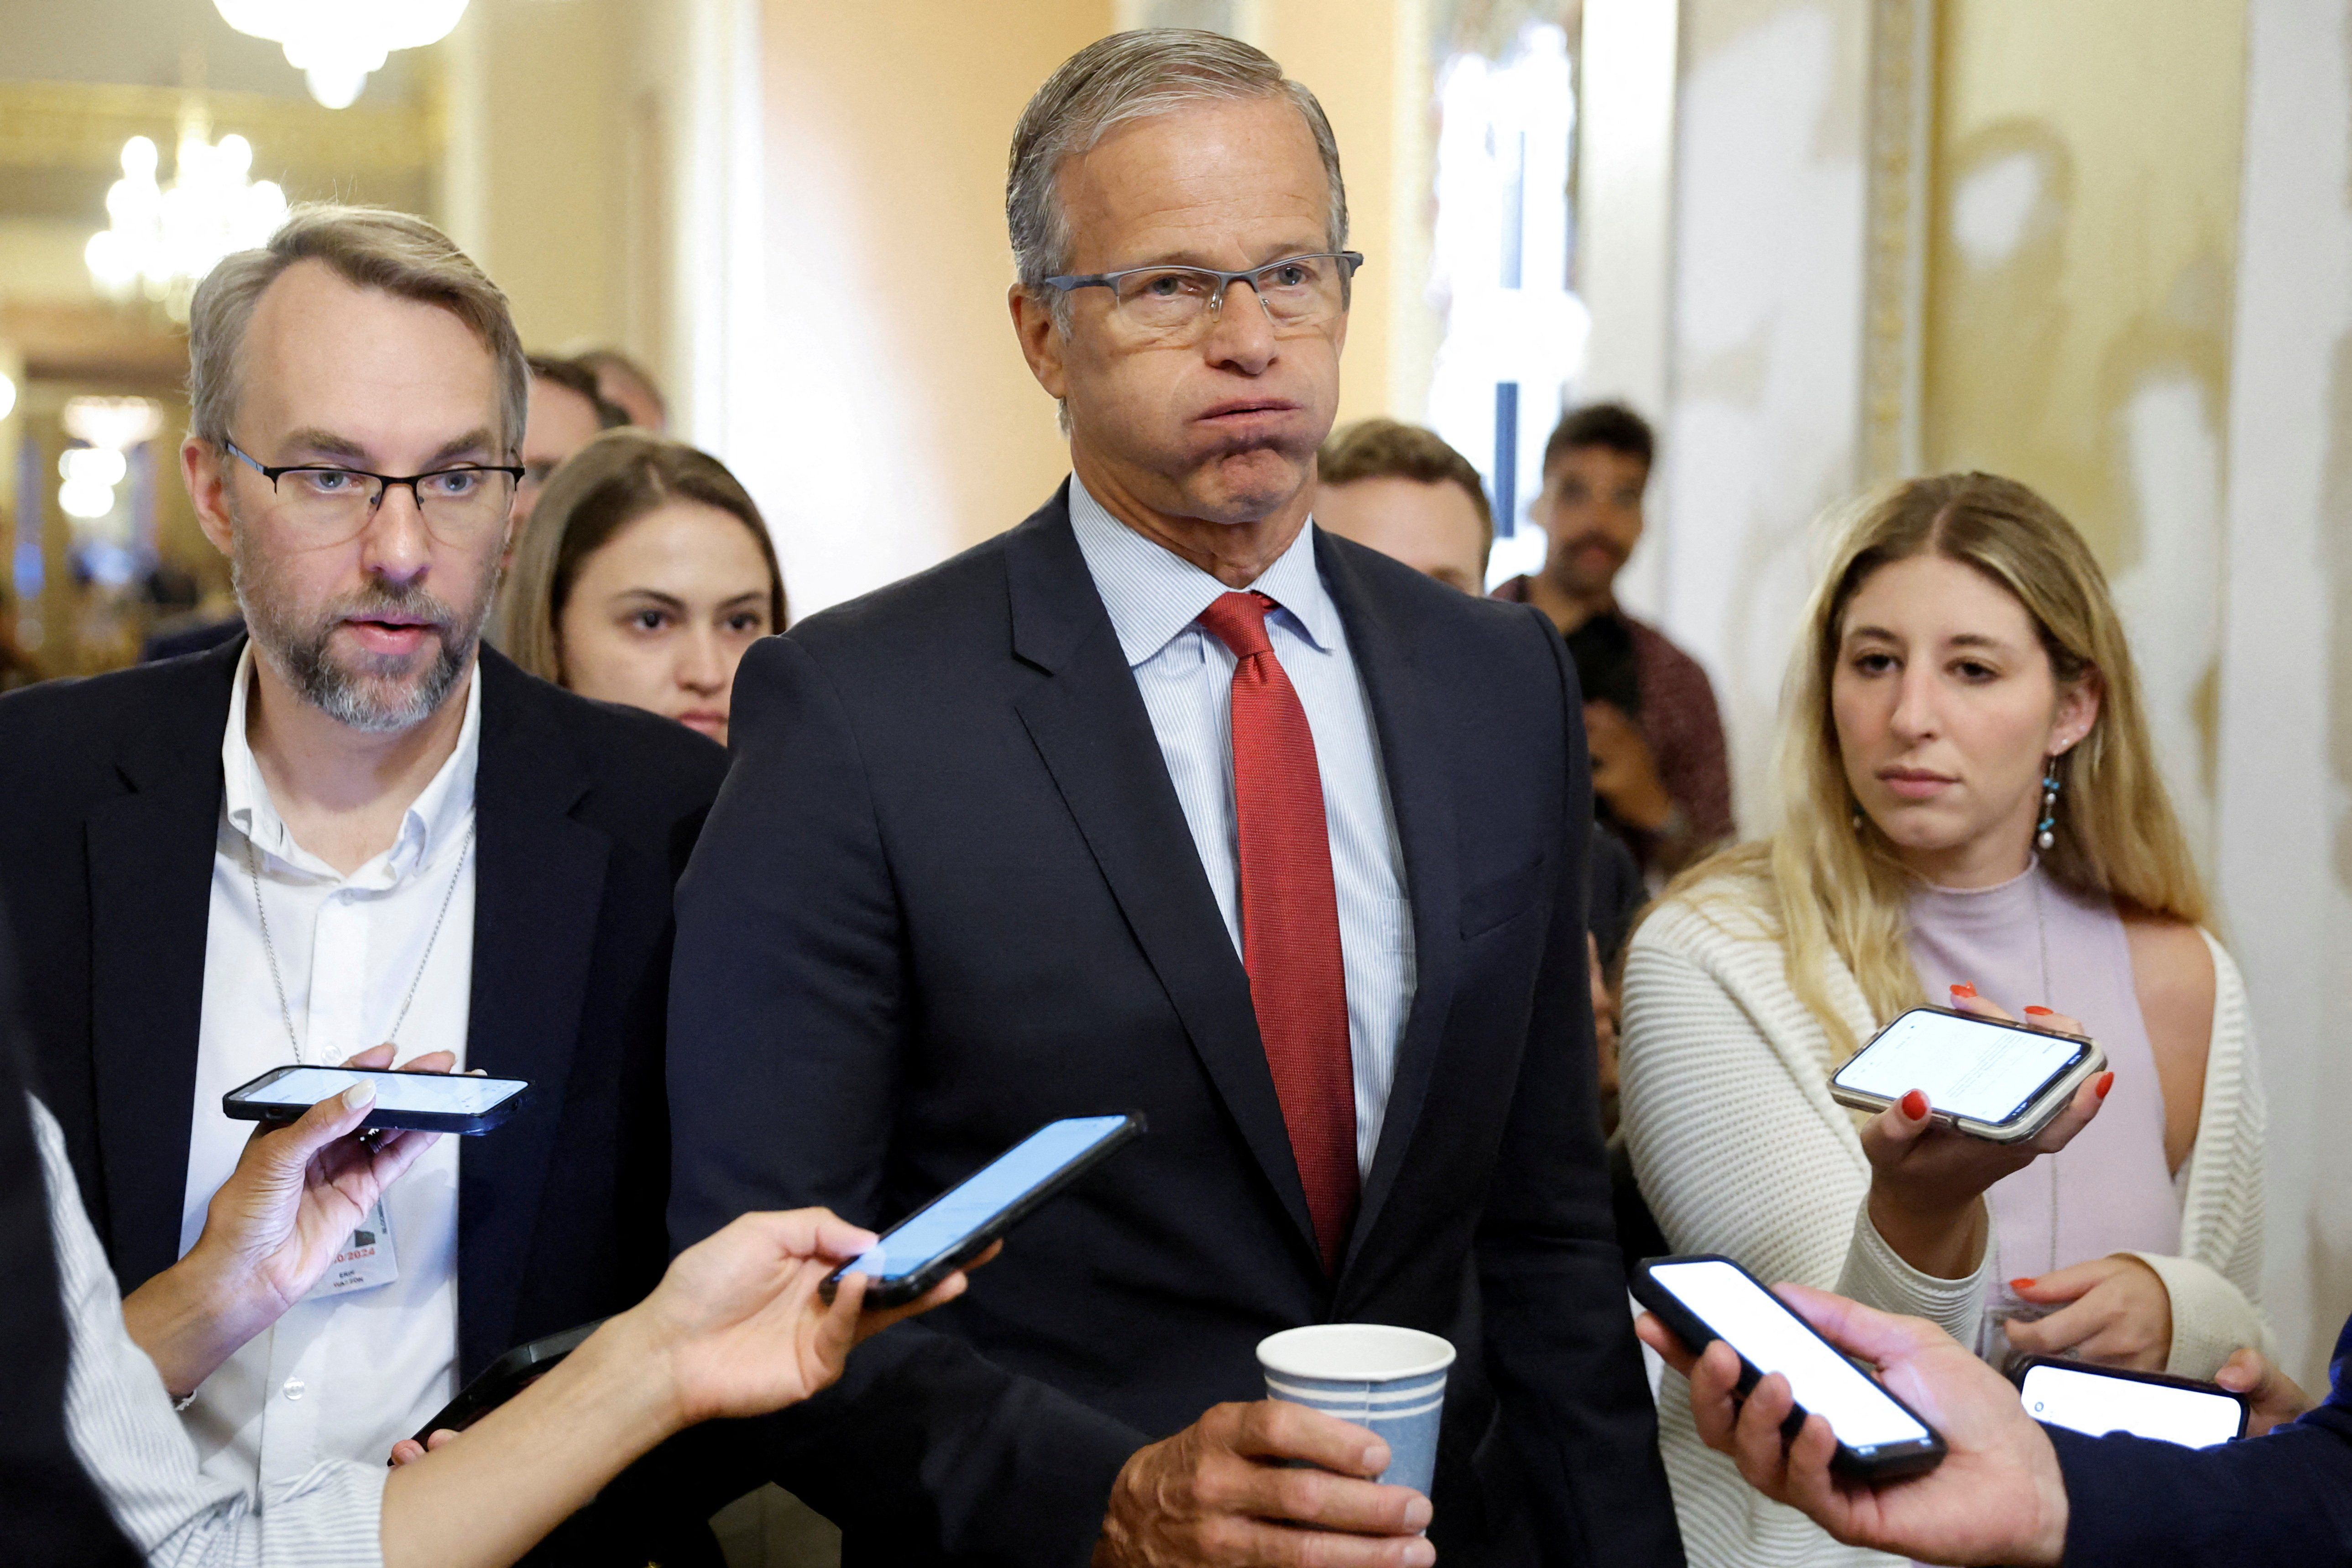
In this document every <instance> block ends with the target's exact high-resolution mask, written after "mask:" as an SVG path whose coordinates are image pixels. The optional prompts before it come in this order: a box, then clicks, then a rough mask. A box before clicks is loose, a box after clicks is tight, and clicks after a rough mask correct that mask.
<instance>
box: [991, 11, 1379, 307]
mask: <svg viewBox="0 0 2352 1568" xmlns="http://www.w3.org/2000/svg"><path fill="white" fill-rule="evenodd" d="M1254 98H1279V99H1286V100H1289V102H1290V103H1291V105H1292V106H1293V107H1294V108H1296V109H1297V110H1298V112H1299V114H1300V115H1301V116H1303V117H1304V118H1305V119H1306V121H1307V130H1308V131H1310V132H1313V133H1314V136H1315V151H1316V152H1317V153H1318V154H1320V155H1321V157H1322V160H1323V174H1324V176H1325V178H1326V179H1327V181H1328V183H1329V185H1330V214H1329V222H1328V230H1327V233H1328V240H1327V243H1328V245H1329V247H1330V248H1331V249H1333V250H1339V249H1342V248H1344V247H1346V245H1347V243H1348V188H1347V185H1346V184H1345V183H1344V182H1343V181H1341V179H1340V178H1339V142H1338V141H1337V140H1336V139H1335V138H1334V137H1333V136H1332V134H1331V121H1329V120H1328V119H1326V118H1325V117H1324V114H1323V106H1322V105H1321V104H1319V103H1318V102H1316V101H1315V95H1314V94H1313V93H1311V92H1309V91H1307V89H1306V88H1304V87H1302V86H1301V85H1299V84H1298V83H1297V82H1295V81H1292V80H1291V79H1289V78H1287V77H1286V76H1284V75H1283V74H1282V67H1280V66H1279V65H1277V64H1276V63H1275V61H1274V59H1273V58H1271V57H1270V56H1268V55H1267V54H1266V53H1265V51H1264V50H1262V49H1256V48H1252V47H1250V46H1249V45H1247V44H1244V43H1243V42H1241V41H1240V40H1239V39H1236V38H1229V37H1225V36H1224V35H1223V34H1221V33H1203V32H1196V31H1194V30H1192V29H1191V28H1189V27H1149V28H1144V29H1141V30H1139V31H1136V32H1129V33H1113V34H1112V35H1111V36H1110V37H1107V38H1097V39H1096V40H1095V41H1094V42H1093V43H1091V44H1088V45H1087V47H1085V48H1083V49H1080V50H1079V51H1078V52H1077V53H1076V54H1075V55H1072V56H1071V57H1070V58H1068V59H1066V60H1065V61H1063V62H1062V65H1061V68H1059V69H1058V70H1056V71H1055V72H1054V74H1053V75H1052V76H1050V77H1047V78H1046V79H1045V86H1043V87H1041V88H1039V89H1037V95H1036V96H1035V97H1034V98H1032V99H1031V100H1029V107H1028V108H1027V109H1025V110H1022V112H1021V123H1020V124H1018V125H1017V126H1015V127H1013V155H1012V158H1011V160H1010V162H1009V164H1008V166H1007V168H1006V171H1005V179H1004V221H1005V226H1006V227H1007V228H1009V229H1010V230H1011V231H1012V236H1013V265H1014V267H1015V268H1018V269H1019V274H1020V279H1021V286H1022V288H1024V289H1027V290H1028V291H1029V293H1030V294H1031V295H1032V296H1033V297H1034V298H1037V299H1040V300H1047V302H1048V303H1049V304H1051V305H1053V306H1054V307H1055V317H1056V319H1057V320H1058V319H1060V316H1061V311H1060V309H1059V307H1060V304H1061V300H1060V298H1059V297H1054V298H1051V299H1048V295H1049V293H1050V292H1051V291H1049V290H1048V289H1046V288H1045V279H1048V278H1051V277H1054V276H1055V275H1056V274H1058V273H1060V272H1062V271H1063V270H1064V269H1065V268H1067V267H1068V266H1069V257H1070V232H1069V224H1068V221H1067V219H1066V216H1065V215H1064V213H1063V211H1062V203H1061V200H1060V195H1059V192H1058V191H1057V190H1056V189H1055V181H1056V180H1057V179H1058V177H1059V176H1060V174H1061V172H1062V164H1063V163H1065V162H1066V161H1067V160H1069V159H1071V158H1075V157H1076V156H1078V155H1080V154H1081V153H1087V152H1089V151H1091V150H1092V149H1093V148H1094V147H1095V146H1096V145H1097V143H1099V142H1101V141H1102V139H1103V138H1104V137H1105V136H1107V135H1108V134H1109V133H1110V132H1112V131H1114V130H1116V129H1117V128H1118V127H1119V126H1121V125H1125V124H1127V123H1128V122H1129V121H1136V120H1143V119H1148V118H1149V117H1150V116H1152V115H1155V114H1165V113H1167V112H1168V111H1169V110H1172V109H1176V108H1179V107H1181V105H1184V104H1188V103H1202V102H1209V101H1213V100H1237V99H1254Z"/></svg>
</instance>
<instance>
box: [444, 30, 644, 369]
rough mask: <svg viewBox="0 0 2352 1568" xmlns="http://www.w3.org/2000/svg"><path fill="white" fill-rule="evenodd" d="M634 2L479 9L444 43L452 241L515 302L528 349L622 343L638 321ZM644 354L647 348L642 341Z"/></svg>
mask: <svg viewBox="0 0 2352 1568" xmlns="http://www.w3.org/2000/svg"><path fill="white" fill-rule="evenodd" d="M635 10H636V5H635V4H634V3H633V0H565V3H564V4H562V5H547V4H544V3H543V0H474V4H473V5H470V6H469V7H468V8H467V16H466V20H465V23H464V26H463V27H462V28H461V30H460V34H459V36H458V37H456V38H454V39H453V40H452V41H451V43H450V45H449V46H447V55H448V65H447V72H448V77H447V82H448V86H447V94H448V102H447V104H446V112H447V114H448V116H449V120H450V125H451V130H452V132H453V134H452V137H451V141H452V143H453V145H452V150H451V154H450V158H451V163H452V164H453V165H455V167H453V168H450V169H448V170H445V173H444V175H443V182H442V191H441V195H440V198H439V205H441V207H442V209H443V212H442V215H441V216H442V217H443V221H445V222H446V223H447V224H448V226H449V227H450V230H451V233H452V235H453V236H454V237H456V238H457V240H458V242H459V243H460V244H462V245H464V246H466V247H467V249H468V250H469V251H471V252H472V254H473V256H474V258H475V259H476V260H478V261H479V262H480V263H481V264H482V266H483V267H484V268H485V269H486V270H488V272H489V274H490V276H491V277H493V278H495V279H498V281H499V285H500V286H501V287H502V288H504V289H506V291H507V295H508V298H509V300H512V301H513V305H514V313H515V325H516V326H517V328H518V329H520V331H521V332H522V339H523V342H524V344H525V345H526V346H527V347H529V348H530V349H532V350H534V351H537V350H548V351H554V350H557V349H559V348H561V347H562V346H563V345H565V344H568V343H571V342H575V341H581V340H587V341H593V342H623V341H624V337H625V328H626V327H627V326H628V325H629V324H630V323H629V321H628V319H627V317H628V289H627V284H626V282H625V279H624V275H623V262H624V255H625V250H626V247H627V236H626V232H625V228H624V193H625V189H626V180H627V167H628V163H627V152H628V149H627V143H626V141H625V138H626V134H627V128H628V112H629V100H628V98H627V95H626V91H625V86H624V83H625V72H626V58H627V57H626V51H627V47H628V45H629V42H630V39H631V36H632V33H631V29H632V24H633V22H634V20H635ZM640 346H641V345H640Z"/></svg>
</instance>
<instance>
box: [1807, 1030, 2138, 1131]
mask: <svg viewBox="0 0 2352 1568" xmlns="http://www.w3.org/2000/svg"><path fill="white" fill-rule="evenodd" d="M2106 1065H2107V1055H2106V1053H2105V1051H2103V1050H2101V1049H2100V1048H2099V1046H2098V1042H2097V1041H2095V1040H2093V1039H2090V1038H2089V1037H2085V1036H2082V1035H2054V1034H2051V1033H2049V1032H2048V1031H2046V1030H2042V1029H2029V1028H2027V1027H2026V1026H2024V1025H2022V1024H2003V1023H2000V1022H1998V1021H1996V1020H1994V1019H1991V1018H1979V1017H1977V1016H1974V1015H1972V1014H1968V1013H1955V1012H1953V1011H1951V1010H1950V1009H1949V1008H1947V1007H1914V1008H1912V1009H1911V1010H1910V1011H1909V1012H1908V1013H1906V1014H1904V1015H1903V1016H1901V1017H1899V1018H1897V1019H1895V1022H1893V1023H1891V1024H1889V1025H1887V1026H1886V1027H1885V1028H1883V1029H1881V1030H1879V1031H1878V1033H1877V1034H1876V1035H1875V1036H1874V1037H1872V1038H1871V1042H1870V1044H1868V1045H1866V1046H1864V1047H1862V1049H1861V1050H1859V1051H1856V1052H1855V1053H1854V1055H1853V1059H1852V1060H1850V1061H1848V1062H1847V1063H1846V1064H1845V1066H1843V1067H1842V1068H1838V1070H1837V1072H1836V1074H1835V1076H1833V1077H1832V1078H1831V1079H1830V1098H1831V1099H1832V1100H1836V1101H1837V1102H1838V1103H1839V1104H1840V1105H1850V1106H1852V1107H1853V1108H1854V1109H1855V1110H1870V1111H1879V1110H1885V1109H1886V1108H1887V1107H1888V1106H1890V1105H1892V1104H1894V1103H1895V1101H1896V1100H1900V1099H1902V1098H1903V1097H1904V1096H1905V1095H1906V1094H1908V1093H1910V1092H1911V1091H1912V1090H1913V1089H1919V1090H1922V1091H1923V1092H1925V1093H1926V1095H1927V1104H1928V1106H1929V1107H1930V1109H1929V1111H1928V1114H1929V1115H1930V1116H1931V1117H1933V1118H1934V1119H1935V1120H1936V1121H1940V1122H1942V1123H1943V1124H1944V1125H1946V1126H1947V1127H1949V1128H1951V1129H1952V1130H1953V1131H1957V1132H1965V1133H1967V1134H1968V1135H1969V1137H1971V1138H1982V1139H1985V1140H1987V1141H1988V1142H1994V1143H2021V1142H2024V1141H2025V1140H2026V1139H2028V1138H2032V1137H2033V1136H2034V1135H2035V1134H2037V1133H2039V1132H2040V1131H2042V1129H2043V1128H2044V1127H2047V1126H2049V1125H2050V1123H2051V1121H2052V1120H2053V1118H2055V1117H2056V1116H2057V1114H2058V1113H2059V1112H2060V1111H2062V1110H2065V1109H2066V1106H2067V1104H2068V1102H2069V1101H2071V1100H2073V1099H2074V1091H2075V1090H2076V1089H2080V1088H2082V1087H2083V1085H2084V1082H2085V1081H2086V1080H2088V1079H2090V1078H2091V1077H2092V1076H2093V1075H2094V1074H2096V1073H2098V1072H2100V1071H2102V1070H2103V1069H2104V1068H2105V1067H2106Z"/></svg>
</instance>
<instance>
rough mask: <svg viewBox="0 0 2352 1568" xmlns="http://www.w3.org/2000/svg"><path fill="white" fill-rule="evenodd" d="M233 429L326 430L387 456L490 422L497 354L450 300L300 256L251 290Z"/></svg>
mask: <svg viewBox="0 0 2352 1568" xmlns="http://www.w3.org/2000/svg"><path fill="white" fill-rule="evenodd" d="M238 357H239V364H238V367H237V369H238V376H237V381H238V398H237V409H236V428H235V429H234V430H233V431H232V434H233V435H235V436H236V437H238V438H239V444H240V445H243V444H244V443H245V442H246V441H248V440H250V441H254V442H262V443H266V442H268V441H269V440H272V439H274V438H276V437H280V436H283V435H284V434H286V433H288V432H290V431H294V430H298V429H301V430H325V431H332V432H335V433H337V434H339V435H341V436H342V437H345V438H347V439H349V440H350V441H352V442H353V443H355V444H357V445H359V446H361V447H364V448H365V449H366V450H367V451H368V453H369V454H370V455H371V456H372V457H373V458H377V459H379V460H381V461H383V462H386V463H391V462H395V461H398V460H399V459H400V458H402V457H403V456H404V455H415V454H418V453H423V454H426V455H429V454H431V453H434V452H436V451H438V450H439V449H440V448H442V447H444V446H446V443H447V442H448V441H449V440H451V439H452V438H453V437H456V436H457V435H459V434H461V433H463V432H466V431H469V430H476V429H489V430H497V429H499V426H500V425H501V423H502V421H501V414H502V409H501V407H500V399H499V367H498V361H497V359H496V358H495V357H494V356H493V355H492V353H491V352H490V350H489V348H488V345H487V344H485V343H484V342H482V341H481V339H480V338H478V337H477V336H476V335H475V333H474V331H473V329H472V328H470V327H468V326H467V324H466V323H465V321H462V320H460V319H459V318H458V317H457V315H456V314H455V313H454V312H452V311H450V310H446V309H445V308H443V307H442V306H439V305H436V304H433V303H430V302H427V301H425V300H410V299H404V298H403V297H401V296H399V295H395V294H392V293H389V292H387V291H386V290H383V289H371V288H366V287H362V286H361V285H357V284H353V283H352V282H350V281H349V280H347V279H344V278H343V277H341V275H340V274H339V273H337V272H335V271H334V270H333V269H332V268H329V267H327V266H326V265H324V264H323V263H320V262H316V261H303V262H298V263H296V264H295V265H294V266H292V267H289V268H287V269H286V270H285V271H284V272H283V273H281V274H279V275H278V277H277V278H276V279H273V280H272V281H271V282H270V284H269V286H268V289H264V290H263V291H262V294H261V298H260V299H259V300H257V302H256V304H255V308H254V313H253V319H252V321H251V322H250V324H249V325H248V326H247V331H246V334H245V341H244V343H243V345H242V348H241V350H240V353H239V356H238Z"/></svg>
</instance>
